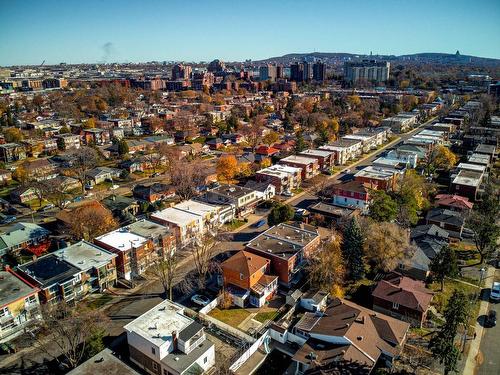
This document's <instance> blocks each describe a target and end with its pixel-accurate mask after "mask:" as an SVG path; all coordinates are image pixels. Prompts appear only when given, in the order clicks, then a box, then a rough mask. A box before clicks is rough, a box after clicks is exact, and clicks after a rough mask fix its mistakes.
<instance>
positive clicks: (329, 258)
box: [307, 234, 346, 297]
mask: <svg viewBox="0 0 500 375" xmlns="http://www.w3.org/2000/svg"><path fill="white" fill-rule="evenodd" d="M340 243H341V237H340V235H339V234H336V235H335V236H334V237H333V240H332V241H331V242H329V243H327V244H326V245H324V246H323V247H322V248H321V249H320V250H319V251H317V252H314V254H313V255H312V256H311V257H310V258H309V259H308V265H307V272H308V274H309V278H308V280H309V282H310V285H311V287H313V288H318V289H321V290H325V291H328V292H330V294H331V295H333V296H335V297H343V295H342V294H343V293H342V287H343V284H344V277H345V273H346V266H345V262H344V258H343V256H342V250H341V246H340Z"/></svg>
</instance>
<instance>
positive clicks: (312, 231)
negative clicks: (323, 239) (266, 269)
mask: <svg viewBox="0 0 500 375" xmlns="http://www.w3.org/2000/svg"><path fill="white" fill-rule="evenodd" d="M319 244H320V236H319V234H318V231H317V230H316V228H315V227H313V226H311V225H307V224H300V225H291V224H286V223H281V224H278V225H276V226H274V227H272V228H269V229H268V230H266V231H265V232H264V233H261V234H260V235H258V236H257V237H255V238H254V239H253V240H252V241H250V242H249V243H248V244H247V246H246V251H248V252H251V253H254V254H257V255H259V256H261V257H264V258H266V259H269V260H270V261H271V273H272V274H273V275H278V279H279V282H280V283H282V284H284V285H286V286H290V285H292V284H294V283H295V282H296V281H298V279H299V277H300V272H299V271H300V270H301V269H302V267H303V265H304V260H305V258H306V257H307V256H308V255H309V254H310V253H312V252H313V251H315V250H316V249H317V248H318V246H319Z"/></svg>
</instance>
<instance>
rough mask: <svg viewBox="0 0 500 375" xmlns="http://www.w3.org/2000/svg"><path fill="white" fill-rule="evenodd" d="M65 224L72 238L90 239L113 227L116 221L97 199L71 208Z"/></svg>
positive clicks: (115, 225) (116, 224)
mask: <svg viewBox="0 0 500 375" xmlns="http://www.w3.org/2000/svg"><path fill="white" fill-rule="evenodd" d="M66 225H67V226H68V230H69V232H70V233H71V235H72V236H73V237H74V238H77V239H81V238H83V239H85V240H87V241H92V240H93V239H94V238H95V237H98V236H100V235H102V234H104V233H106V232H109V231H111V230H113V229H115V228H116V227H117V226H118V223H117V222H116V220H115V219H114V217H113V214H112V213H111V211H110V210H108V209H107V208H106V207H104V206H103V205H101V204H100V203H99V202H97V201H90V202H88V203H84V204H82V205H80V206H78V207H76V208H75V209H73V210H71V211H70V212H69V213H68V215H67V220H66Z"/></svg>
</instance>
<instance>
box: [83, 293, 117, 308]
mask: <svg viewBox="0 0 500 375" xmlns="http://www.w3.org/2000/svg"><path fill="white" fill-rule="evenodd" d="M112 299H113V297H112V296H110V295H109V294H101V295H100V296H99V297H97V298H95V299H93V300H92V301H90V302H89V303H88V306H89V307H90V308H91V309H98V308H100V307H102V306H104V305H105V304H106V303H108V302H109V301H111V300H112Z"/></svg>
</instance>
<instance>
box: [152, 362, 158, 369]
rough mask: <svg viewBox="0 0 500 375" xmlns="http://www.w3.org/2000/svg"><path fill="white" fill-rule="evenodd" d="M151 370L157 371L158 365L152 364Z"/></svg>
mask: <svg viewBox="0 0 500 375" xmlns="http://www.w3.org/2000/svg"><path fill="white" fill-rule="evenodd" d="M153 370H158V363H156V362H153Z"/></svg>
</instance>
